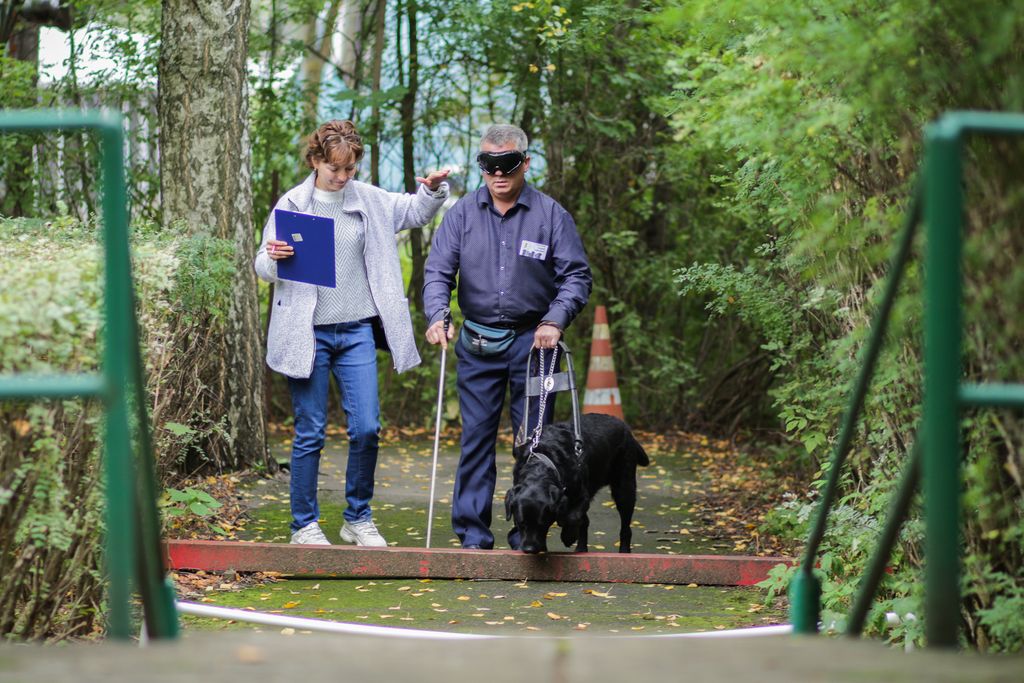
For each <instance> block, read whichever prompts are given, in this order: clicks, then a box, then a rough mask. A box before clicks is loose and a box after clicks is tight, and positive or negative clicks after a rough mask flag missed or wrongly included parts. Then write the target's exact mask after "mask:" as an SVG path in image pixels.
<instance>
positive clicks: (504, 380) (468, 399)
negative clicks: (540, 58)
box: [423, 125, 592, 549]
mask: <svg viewBox="0 0 1024 683" xmlns="http://www.w3.org/2000/svg"><path fill="white" fill-rule="evenodd" d="M526 149H527V138H526V133H524V132H523V131H522V130H521V129H520V128H518V127H516V126H510V125H495V126H491V127H490V128H489V129H488V130H487V132H486V133H485V134H484V136H483V138H482V139H481V141H480V153H479V154H478V155H477V163H478V164H479V166H480V170H481V172H482V173H483V179H484V184H485V186H484V187H481V188H479V189H477V190H476V191H475V192H471V193H469V194H467V195H466V196H465V197H463V198H462V199H461V200H459V202H458V203H456V204H455V206H453V207H452V208H451V209H450V210H449V211H448V213H446V214H445V217H444V219H443V220H442V222H441V226H440V228H438V230H437V233H436V234H435V236H434V242H433V246H432V247H431V250H430V255H429V256H428V257H427V263H426V268H425V277H424V286H423V310H424V311H425V312H426V315H427V319H428V328H427V333H426V338H427V341H429V342H430V343H431V344H440V345H442V346H443V347H444V348H447V347H448V342H449V341H450V340H452V339H454V338H455V329H454V327H453V326H451V327H448V329H447V333H446V332H445V325H444V319H445V316H446V315H447V313H448V306H449V303H450V301H451V293H452V290H453V289H454V288H455V285H456V278H458V291H459V307H460V308H461V310H462V313H463V314H464V315H465V317H466V320H465V323H464V325H463V328H462V330H461V331H460V334H459V339H458V341H457V342H456V343H455V355H456V356H457V357H458V367H457V370H458V389H459V406H460V408H461V412H462V455H461V457H460V459H459V466H458V470H457V471H456V474H455V491H454V494H453V496H452V527H453V528H454V530H455V533H456V535H458V537H459V540H460V541H461V542H462V547H463V548H485V549H489V548H493V547H494V534H493V533H491V530H490V526H491V505H492V500H493V498H494V485H495V479H496V474H497V471H496V467H495V455H496V442H497V436H498V427H499V423H500V421H501V412H502V407H503V404H504V401H505V391H506V388H508V390H509V393H510V401H511V403H510V405H509V412H510V414H511V417H512V425H513V427H514V428H515V427H518V426H519V425H521V424H522V423H523V415H522V411H523V397H524V391H525V389H526V376H525V373H526V366H527V358H528V357H529V354H530V352H531V349H534V348H537V349H543V350H545V359H546V360H547V361H550V360H551V359H552V358H553V356H554V354H555V349H556V345H557V344H558V340H559V339H560V338H561V336H562V331H563V330H564V329H565V328H566V327H567V326H568V325H569V323H571V322H572V320H573V319H574V318H575V317H576V315H577V314H578V313H579V312H580V311H581V310H582V309H583V307H584V306H585V305H586V303H587V299H588V298H589V297H590V289H591V284H592V279H591V274H590V266H589V265H588V263H587V256H586V254H585V253H584V251H583V244H582V242H581V241H580V237H579V234H578V233H577V232H576V223H575V222H574V221H573V219H572V216H570V215H569V213H568V212H567V211H566V210H565V209H564V208H562V207H561V206H560V205H559V204H558V202H556V201H555V200H554V199H552V198H551V197H549V196H548V195H546V194H544V193H543V192H541V191H539V190H537V189H536V188H534V187H533V186H531V185H530V184H528V183H527V182H526V171H527V169H529V168H530V157H529V156H528V155H527V154H526ZM546 364H547V363H546ZM553 404H554V394H552V395H551V396H549V397H548V399H547V409H546V410H545V414H544V416H543V420H544V422H545V423H547V422H549V421H550V417H551V414H552V408H553ZM537 409H538V402H532V405H531V412H535V411H537ZM537 420H538V417H537V415H536V414H534V415H531V416H530V421H529V423H528V424H527V425H526V427H527V430H526V433H527V434H529V433H530V431H531V430H532V429H533V427H534V426H535V425H536V424H537ZM509 545H510V546H511V547H512V548H518V547H519V537H518V533H517V532H516V530H515V529H514V528H513V529H512V531H511V532H510V533H509Z"/></svg>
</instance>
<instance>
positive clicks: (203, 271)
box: [170, 226, 236, 325]
mask: <svg viewBox="0 0 1024 683" xmlns="http://www.w3.org/2000/svg"><path fill="white" fill-rule="evenodd" d="M179 228H180V226H179ZM178 232H179V233H180V234H183V235H188V233H187V231H185V230H182V229H179V230H178ZM175 251H176V253H177V255H178V269H177V270H176V271H175V273H174V288H173V289H172V290H171V296H170V298H171V300H172V301H175V302H177V303H178V304H179V305H180V307H181V311H182V313H181V315H182V318H183V321H184V322H185V323H186V324H195V323H197V322H198V321H199V319H200V318H203V317H208V318H209V320H210V321H212V322H213V323H215V324H218V325H220V324H223V323H224V320H225V318H226V317H227V314H228V309H229V307H230V304H231V300H230V296H229V295H230V292H231V287H232V286H233V284H234V279H235V277H236V269H235V263H234V259H235V247H234V244H232V243H231V241H229V240H226V239H221V238H217V237H211V236H209V235H202V234H194V235H188V236H187V237H183V238H181V240H180V241H179V243H178V246H177V248H176V250H175Z"/></svg>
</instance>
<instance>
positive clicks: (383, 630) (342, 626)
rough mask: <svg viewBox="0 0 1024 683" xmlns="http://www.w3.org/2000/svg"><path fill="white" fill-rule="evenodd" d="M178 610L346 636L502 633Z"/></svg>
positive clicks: (202, 608) (195, 607)
mask: <svg viewBox="0 0 1024 683" xmlns="http://www.w3.org/2000/svg"><path fill="white" fill-rule="evenodd" d="M177 607H178V612H179V613H181V614H191V615H192V616H194V617H210V618H213V619H233V620H234V621H244V622H248V623H250V624H261V625H263V626H275V627H281V628H294V629H296V630H301V631H320V632H323V633H340V634H345V635H361V636H365V635H371V636H389V637H391V638H415V639H426V640H483V639H492V638H497V637H499V636H489V635H483V634H479V633H449V632H447V631H422V630H419V629H411V628H393V627H391V626H371V625H369V624H348V623H344V622H340V621H327V620H325V619H309V618H306V617H286V616H284V615H281V614H266V613H264V612H250V611H249V610H244V609H231V608H228V607H215V606H213V605H200V604H198V603H195V602H179V603H177Z"/></svg>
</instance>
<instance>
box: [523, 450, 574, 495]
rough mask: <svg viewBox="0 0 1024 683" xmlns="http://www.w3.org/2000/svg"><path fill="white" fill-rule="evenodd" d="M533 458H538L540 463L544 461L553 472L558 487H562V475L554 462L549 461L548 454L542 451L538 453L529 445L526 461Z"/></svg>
mask: <svg viewBox="0 0 1024 683" xmlns="http://www.w3.org/2000/svg"><path fill="white" fill-rule="evenodd" d="M534 458H536V459H537V460H540V461H541V462H542V463H544V465H546V466H547V467H548V468H550V469H551V471H552V472H554V473H555V480H556V482H557V483H558V486H559V488H562V489H564V488H565V485H564V484H562V475H561V473H560V472H559V471H558V468H557V467H555V463H553V462H551V458H549V457H548V456H546V455H544V454H543V453H538V452H537V451H535V450H532V447H531V450H530V453H529V455H527V456H526V462H527V463H529V462H530V461H531V460H533V459H534Z"/></svg>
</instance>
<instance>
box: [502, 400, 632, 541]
mask: <svg viewBox="0 0 1024 683" xmlns="http://www.w3.org/2000/svg"><path fill="white" fill-rule="evenodd" d="M580 422H581V432H582V434H581V436H582V437H583V452H582V454H581V456H580V458H579V459H577V457H576V454H575V451H574V448H573V444H574V441H575V440H574V438H573V429H572V423H571V422H559V423H556V424H551V425H547V426H546V427H544V430H543V431H542V432H541V437H540V440H539V441H538V443H537V445H536V446H534V447H533V450H532V451H531V450H530V448H529V443H527V444H524V445H521V446H517V447H516V448H515V449H514V454H515V457H516V463H515V466H514V467H513V469H512V484H513V485H512V488H510V489H509V490H508V493H506V494H505V519H512V518H514V519H515V524H516V528H517V529H519V534H520V537H521V539H522V541H521V543H520V549H521V550H522V551H523V552H524V553H540V552H547V536H548V529H550V528H551V525H552V524H553V523H555V522H558V526H559V527H561V528H562V534H561V537H562V543H564V544H565V545H566V547H569V546H571V545H572V544H573V543H576V552H578V553H585V552H587V527H589V526H590V519H589V517H587V510H588V509H589V508H590V501H591V500H592V499H593V498H594V494H596V493H597V492H598V490H600V489H601V487H602V486H605V485H607V486H609V487H611V492H612V499H613V500H614V501H615V508H616V509H617V510H618V511H619V520H620V526H619V552H620V553H628V552H630V541H631V540H632V537H633V532H632V530H631V529H630V528H629V525H630V523H631V522H632V521H633V508H634V507H635V506H636V468H637V465H647V464H649V461H648V459H647V453H645V452H644V449H643V446H641V445H640V444H639V443H637V440H636V439H635V438H634V437H633V433H632V432H630V431H629V427H627V426H626V423H624V422H623V421H622V420H620V419H618V418H616V417H612V416H610V415H599V414H587V415H583V416H582V418H581V419H580Z"/></svg>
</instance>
